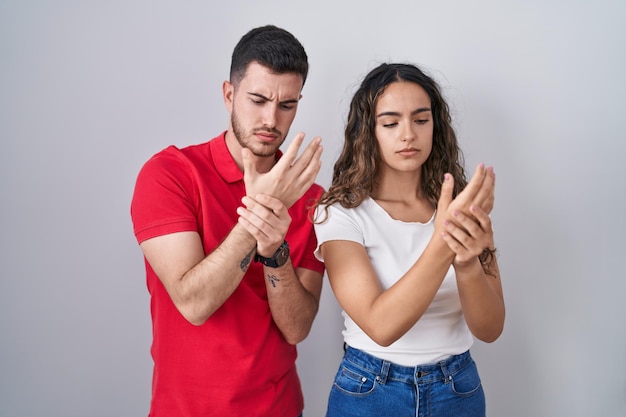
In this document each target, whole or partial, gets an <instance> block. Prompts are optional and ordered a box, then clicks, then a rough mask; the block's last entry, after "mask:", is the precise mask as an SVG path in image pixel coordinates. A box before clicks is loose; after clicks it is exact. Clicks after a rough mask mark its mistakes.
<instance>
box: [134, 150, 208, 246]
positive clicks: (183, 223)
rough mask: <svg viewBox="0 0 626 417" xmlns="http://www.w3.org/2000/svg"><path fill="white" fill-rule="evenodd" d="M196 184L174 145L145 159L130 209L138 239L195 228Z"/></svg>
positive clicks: (139, 240)
mask: <svg viewBox="0 0 626 417" xmlns="http://www.w3.org/2000/svg"><path fill="white" fill-rule="evenodd" d="M196 188H197V187H196V185H195V183H194V181H193V177H192V175H191V173H190V169H189V167H188V163H187V161H186V160H185V159H184V158H183V157H182V155H180V154H179V151H178V150H176V149H175V148H173V147H170V148H168V149H166V150H165V151H162V152H160V153H158V154H157V155H155V156H153V157H152V158H151V159H150V160H149V161H148V162H146V164H145V165H144V166H143V167H142V168H141V170H140V172H139V174H138V176H137V181H136V183H135V190H134V193H133V198H132V202H131V209H130V212H131V218H132V221H133V230H134V233H135V237H136V238H137V241H138V242H139V243H141V242H143V241H145V240H147V239H151V238H153V237H157V236H162V235H166V234H170V233H176V232H186V231H198V226H197V219H196V215H195V210H194V206H195V202H194V195H197V192H195V191H194V190H196Z"/></svg>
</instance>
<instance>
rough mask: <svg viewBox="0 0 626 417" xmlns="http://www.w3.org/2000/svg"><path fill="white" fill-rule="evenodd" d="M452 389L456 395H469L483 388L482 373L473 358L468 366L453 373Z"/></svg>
mask: <svg viewBox="0 0 626 417" xmlns="http://www.w3.org/2000/svg"><path fill="white" fill-rule="evenodd" d="M451 382H452V384H451V385H452V391H454V393H455V394H456V395H459V396H463V397H467V396H470V395H472V394H474V393H475V392H477V391H478V390H480V388H481V382H480V375H478V368H477V367H476V363H475V362H474V361H473V360H471V361H470V362H468V363H467V365H466V366H464V367H463V368H461V369H459V370H458V371H457V372H455V373H454V374H452V375H451Z"/></svg>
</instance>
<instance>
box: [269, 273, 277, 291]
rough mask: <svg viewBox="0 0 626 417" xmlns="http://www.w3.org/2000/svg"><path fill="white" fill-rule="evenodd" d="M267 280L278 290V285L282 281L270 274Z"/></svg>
mask: <svg viewBox="0 0 626 417" xmlns="http://www.w3.org/2000/svg"><path fill="white" fill-rule="evenodd" d="M267 280H268V281H269V282H270V284H272V287H274V288H276V283H277V282H278V281H280V279H279V278H278V277H277V276H276V275H272V274H268V275H267Z"/></svg>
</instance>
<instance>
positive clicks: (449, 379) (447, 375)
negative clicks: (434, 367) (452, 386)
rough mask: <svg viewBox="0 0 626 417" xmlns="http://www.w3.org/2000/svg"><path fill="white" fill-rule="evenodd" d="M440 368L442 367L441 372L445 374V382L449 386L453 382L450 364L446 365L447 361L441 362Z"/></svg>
mask: <svg viewBox="0 0 626 417" xmlns="http://www.w3.org/2000/svg"><path fill="white" fill-rule="evenodd" d="M439 366H440V367H441V372H442V373H443V378H444V382H445V383H446V384H449V383H450V382H452V375H451V374H450V371H449V370H448V364H447V363H446V361H441V362H439Z"/></svg>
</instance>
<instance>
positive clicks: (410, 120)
mask: <svg viewBox="0 0 626 417" xmlns="http://www.w3.org/2000/svg"><path fill="white" fill-rule="evenodd" d="M307 74H308V60H307V55H306V52H305V50H304V48H303V47H302V45H301V44H300V42H299V41H298V40H297V39H296V38H295V37H294V36H293V35H292V34H291V33H289V32H287V31H285V30H283V29H281V28H277V27H275V26H263V27H258V28H255V29H253V30H251V31H250V32H248V33H247V34H245V35H244V36H243V37H242V38H241V40H240V41H239V43H238V44H237V45H236V47H235V49H234V52H233V55H232V61H231V69H230V78H229V81H225V82H224V83H223V98H224V103H225V105H226V108H227V110H228V111H229V113H230V121H229V125H228V129H227V130H226V131H224V132H223V133H221V134H220V135H219V136H217V137H215V138H213V139H212V140H210V141H208V142H206V143H203V144H199V145H196V146H189V147H186V148H182V149H179V148H177V147H174V146H170V147H168V148H166V149H164V150H162V151H161V152H159V153H157V154H156V155H154V156H153V157H152V158H150V160H149V161H148V162H146V164H145V165H144V166H143V167H142V169H141V171H140V172H139V175H138V177H137V182H136V187H135V192H134V195H133V199H132V204H131V215H132V219H133V227H134V232H135V235H136V237H137V240H138V242H139V244H140V246H141V248H142V250H143V253H144V256H145V265H146V272H147V285H148V289H149V291H150V294H151V313H152V321H153V344H152V349H151V353H152V357H153V359H154V373H153V383H152V402H151V406H150V416H173V415H175V416H207V415H211V416H212V415H215V416H286V417H296V416H299V415H302V411H303V408H304V403H303V395H302V390H301V387H300V382H299V378H298V375H297V372H296V367H295V359H296V344H297V343H299V342H300V341H302V340H303V339H304V338H305V337H306V336H307V334H308V333H309V331H310V329H311V325H312V323H313V319H314V317H315V315H316V313H317V309H318V305H319V299H320V293H321V288H322V279H323V274H324V271H326V273H327V274H328V279H329V282H330V285H331V287H332V289H333V292H334V294H335V296H336V298H337V300H338V302H339V304H340V305H341V307H342V309H343V315H344V319H345V330H344V332H343V334H344V340H345V345H344V346H345V355H344V358H343V360H342V362H341V364H340V366H339V370H338V372H337V375H336V378H335V383H334V384H333V387H332V389H331V393H330V397H329V402H328V411H327V415H328V416H370V415H371V416H387V415H388V416H405V415H406V416H416V415H419V416H484V415H485V398H484V394H483V391H482V388H481V383H480V378H479V376H478V373H477V370H476V365H475V364H474V362H473V360H472V358H471V356H470V353H469V349H470V347H471V345H472V341H473V339H474V337H475V338H478V339H480V340H482V341H486V342H491V341H494V340H496V339H497V338H498V337H499V335H500V333H501V332H502V328H503V324H504V302H503V295H502V287H501V283H500V275H499V271H498V266H497V262H496V259H495V245H494V238H493V230H492V227H491V221H490V218H489V213H490V212H491V210H492V208H493V203H494V187H495V176H494V173H493V170H492V169H491V168H487V167H485V166H484V165H482V164H481V165H479V166H478V167H477V168H476V170H475V172H474V174H473V176H472V177H471V179H470V180H469V182H468V181H466V177H465V173H464V169H463V161H462V154H461V151H460V149H459V147H458V144H457V140H456V137H455V133H454V131H453V129H452V126H451V120H450V114H449V111H448V106H447V104H446V102H445V100H444V98H443V97H442V95H441V92H440V90H439V87H438V86H437V84H436V82H435V81H434V80H433V79H432V78H431V77H429V76H428V75H426V74H424V73H423V72H422V71H421V70H420V69H419V68H417V67H416V66H414V65H410V64H393V63H392V64H382V65H380V66H378V67H377V68H375V69H373V70H372V71H371V72H370V73H369V74H368V75H367V76H366V77H365V79H364V80H363V82H362V83H361V85H360V87H359V89H358V90H357V92H356V93H355V95H354V97H353V99H352V102H351V105H350V112H349V117H348V122H347V126H346V131H345V142H344V146H343V150H342V152H341V155H340V156H339V159H338V160H337V162H336V163H335V167H334V173H333V179H332V184H331V186H330V187H329V189H328V190H327V191H324V190H323V189H322V188H321V187H320V186H319V185H317V184H315V182H314V181H315V178H316V176H317V174H318V172H319V170H320V167H321V163H320V156H321V152H322V147H321V143H320V142H321V139H320V138H317V137H316V138H314V139H313V140H311V141H310V142H309V144H308V145H306V146H305V148H304V150H303V151H302V152H301V153H299V150H300V147H301V146H302V144H303V142H304V134H302V133H299V134H297V135H296V136H295V137H294V139H293V141H292V142H291V144H290V146H289V147H288V148H287V149H286V150H285V151H284V153H283V152H281V151H280V150H279V147H280V145H281V144H282V143H283V142H284V140H285V139H286V137H287V134H288V131H289V128H290V126H291V123H292V122H293V119H294V117H295V115H296V110H297V107H298V103H299V100H300V98H301V97H302V95H301V92H302V88H303V86H304V83H305V81H306V78H307Z"/></svg>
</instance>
